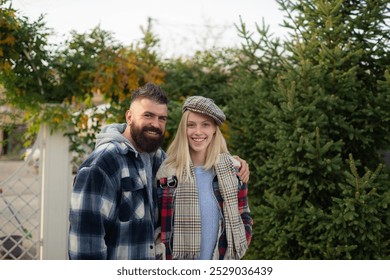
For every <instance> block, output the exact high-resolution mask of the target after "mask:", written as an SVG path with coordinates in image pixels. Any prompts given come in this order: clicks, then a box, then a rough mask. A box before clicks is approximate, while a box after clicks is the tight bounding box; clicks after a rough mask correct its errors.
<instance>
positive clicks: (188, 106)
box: [182, 96, 226, 126]
mask: <svg viewBox="0 0 390 280" xmlns="http://www.w3.org/2000/svg"><path fill="white" fill-rule="evenodd" d="M182 111H183V113H184V112H185V111H192V112H196V113H200V114H204V115H207V116H209V117H211V118H213V119H214V120H215V122H216V123H217V125H218V126H219V125H221V124H222V123H223V122H224V121H225V120H226V116H225V114H224V113H223V111H222V110H221V109H220V108H219V107H218V106H217V105H216V104H215V103H214V100H212V99H210V98H207V97H203V96H190V97H188V98H187V99H186V101H185V102H184V105H183V110H182Z"/></svg>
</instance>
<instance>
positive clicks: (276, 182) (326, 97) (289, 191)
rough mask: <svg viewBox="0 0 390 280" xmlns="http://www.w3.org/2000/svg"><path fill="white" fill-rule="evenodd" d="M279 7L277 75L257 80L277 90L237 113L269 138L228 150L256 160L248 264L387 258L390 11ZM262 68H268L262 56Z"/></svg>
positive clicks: (338, 5)
mask: <svg viewBox="0 0 390 280" xmlns="http://www.w3.org/2000/svg"><path fill="white" fill-rule="evenodd" d="M278 3H279V4H280V6H281V7H282V9H283V10H284V11H285V12H286V13H287V15H288V16H287V20H286V21H285V23H284V25H285V27H286V28H289V29H290V31H291V33H290V37H289V40H288V41H286V43H285V46H284V51H285V53H284V55H283V56H282V55H281V56H280V61H279V64H278V65H280V66H281V68H280V72H279V75H278V76H277V78H275V79H273V80H272V81H270V78H269V77H268V76H266V75H259V76H258V79H259V80H261V81H262V82H263V83H265V82H267V83H269V84H273V85H274V87H273V89H272V90H269V88H262V89H261V90H260V91H261V92H262V93H261V94H259V93H258V94H257V97H258V98H259V100H258V101H257V102H256V103H255V104H257V105H258V106H257V107H256V108H253V107H251V106H248V108H246V109H245V108H242V107H241V109H242V110H247V118H249V119H248V121H247V122H248V123H247V124H248V125H247V126H248V127H249V123H250V122H253V120H254V119H258V118H261V119H263V120H262V121H261V122H260V123H259V124H260V125H261V126H259V127H256V128H254V129H253V130H256V131H263V132H262V135H261V136H263V137H264V138H261V137H256V138H253V135H250V133H248V135H242V134H241V135H240V138H241V139H240V141H237V140H238V138H237V139H233V140H236V142H233V143H232V145H233V146H234V147H235V148H237V149H240V148H239V146H240V145H241V144H240V143H243V142H244V141H246V140H248V142H249V143H250V144H249V145H250V146H251V147H253V152H252V154H254V153H255V151H258V155H257V157H255V158H253V157H251V160H252V162H251V163H252V164H253V165H254V166H255V168H254V169H255V172H257V173H255V174H253V172H252V175H251V178H252V179H251V181H252V182H253V181H255V183H254V186H253V187H254V188H255V189H254V190H251V196H250V201H251V202H252V204H251V205H252V212H253V214H254V216H255V225H254V239H253V244H252V248H251V253H250V257H251V258H264V259H384V258H389V256H390V245H389V239H390V234H389V229H390V215H389V211H388V208H387V207H388V204H389V202H390V192H389V190H390V182H389V178H388V168H386V167H385V168H382V165H381V162H382V161H383V160H382V154H381V152H382V151H383V150H386V149H389V143H390V95H389V93H390V92H389V87H390V84H389V79H388V72H387V71H388V70H389V69H388V68H389V65H390V63H389V62H390V55H389V47H388V45H389V39H390V37H389V36H390V33H389V31H390V30H389V27H388V20H389V2H388V1H380V0H379V1H342V0H337V1H325V0H312V1H307V0H305V1H304V0H302V1H286V0H279V1H278ZM252 36H253V35H250V36H247V37H246V38H247V40H248V39H249V40H250V39H251V37H252ZM261 53H262V54H264V52H261ZM247 54H248V53H247ZM257 61H259V62H262V63H265V65H270V60H267V59H265V56H264V55H259V56H258V58H257ZM239 98H240V99H243V96H240V97H239ZM244 98H245V97H244ZM248 98H250V97H248ZM252 100H253V99H252ZM247 105H248V103H247ZM259 108H262V109H261V110H260V112H259ZM240 122H241V123H240V126H242V125H243V123H242V120H241V121H240ZM251 185H252V184H251Z"/></svg>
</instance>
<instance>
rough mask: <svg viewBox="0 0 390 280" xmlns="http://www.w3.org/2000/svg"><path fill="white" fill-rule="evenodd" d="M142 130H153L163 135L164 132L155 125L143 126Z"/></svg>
mask: <svg viewBox="0 0 390 280" xmlns="http://www.w3.org/2000/svg"><path fill="white" fill-rule="evenodd" d="M142 131H145V132H146V131H152V132H155V133H157V134H159V135H162V134H163V133H162V131H161V130H160V129H158V128H157V127H154V126H144V127H143V128H142Z"/></svg>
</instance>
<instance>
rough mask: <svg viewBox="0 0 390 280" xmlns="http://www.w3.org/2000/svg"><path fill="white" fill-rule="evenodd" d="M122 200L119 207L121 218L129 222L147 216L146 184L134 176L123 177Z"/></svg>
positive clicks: (122, 220)
mask: <svg viewBox="0 0 390 280" xmlns="http://www.w3.org/2000/svg"><path fill="white" fill-rule="evenodd" d="M121 190H122V194H121V202H120V207H119V220H120V221H121V222H128V221H131V220H140V219H143V218H144V217H145V207H146V206H145V197H146V195H147V193H146V189H145V186H144V185H143V184H142V183H141V182H140V181H137V180H134V179H133V178H130V177H126V178H122V179H121Z"/></svg>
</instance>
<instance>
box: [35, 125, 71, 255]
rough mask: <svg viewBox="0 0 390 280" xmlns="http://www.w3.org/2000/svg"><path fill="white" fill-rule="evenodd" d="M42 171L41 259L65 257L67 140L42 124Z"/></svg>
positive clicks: (68, 183) (68, 171)
mask: <svg viewBox="0 0 390 280" xmlns="http://www.w3.org/2000/svg"><path fill="white" fill-rule="evenodd" d="M40 133H42V135H41V136H42V138H41V139H42V146H41V147H42V148H41V154H40V156H41V161H40V162H41V163H40V164H41V168H40V173H41V174H40V175H41V176H40V178H41V180H42V182H41V186H42V200H41V209H42V210H41V254H40V255H41V259H44V260H66V259H67V258H68V227H69V223H68V216H69V200H70V193H71V188H72V182H71V180H72V168H71V154H70V152H69V139H68V138H67V137H66V136H64V135H63V134H64V133H63V132H54V133H53V134H51V133H50V128H49V127H48V126H47V125H42V126H41V130H40Z"/></svg>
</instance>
